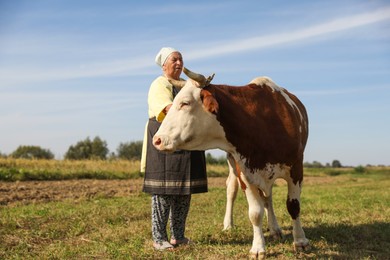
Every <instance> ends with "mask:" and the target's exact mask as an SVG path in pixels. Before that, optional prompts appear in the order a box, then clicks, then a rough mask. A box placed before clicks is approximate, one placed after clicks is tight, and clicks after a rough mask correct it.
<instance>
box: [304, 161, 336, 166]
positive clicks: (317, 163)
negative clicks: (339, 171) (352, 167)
mask: <svg viewBox="0 0 390 260" xmlns="http://www.w3.org/2000/svg"><path fill="white" fill-rule="evenodd" d="M303 167H305V168H341V167H343V165H342V164H341V162H340V161H339V160H333V161H332V163H331V164H330V163H326V164H325V165H323V164H322V163H320V162H317V161H313V162H312V163H309V162H305V163H304V164H303Z"/></svg>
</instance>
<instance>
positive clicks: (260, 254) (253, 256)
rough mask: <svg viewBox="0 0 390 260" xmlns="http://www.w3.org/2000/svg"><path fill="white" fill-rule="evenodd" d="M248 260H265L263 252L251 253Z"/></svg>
mask: <svg viewBox="0 0 390 260" xmlns="http://www.w3.org/2000/svg"><path fill="white" fill-rule="evenodd" d="M249 259H258V260H262V259H265V252H258V253H251V254H250V256H249Z"/></svg>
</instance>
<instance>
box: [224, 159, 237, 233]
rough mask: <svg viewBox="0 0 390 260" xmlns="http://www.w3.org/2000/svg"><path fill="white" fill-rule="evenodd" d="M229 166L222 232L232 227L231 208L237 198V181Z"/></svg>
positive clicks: (232, 169)
mask: <svg viewBox="0 0 390 260" xmlns="http://www.w3.org/2000/svg"><path fill="white" fill-rule="evenodd" d="M228 164H229V176H228V178H227V180H226V212H225V218H224V220H223V230H228V229H231V228H232V227H233V206H234V201H235V199H236V197H237V191H238V180H237V177H236V175H235V174H234V168H233V167H232V165H231V164H230V162H229V161H228Z"/></svg>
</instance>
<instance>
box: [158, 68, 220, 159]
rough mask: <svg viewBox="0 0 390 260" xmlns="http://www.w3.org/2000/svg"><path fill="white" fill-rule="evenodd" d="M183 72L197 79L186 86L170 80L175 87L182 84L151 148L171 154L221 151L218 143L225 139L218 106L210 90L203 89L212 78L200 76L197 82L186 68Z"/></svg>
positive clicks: (189, 81) (188, 82)
mask: <svg viewBox="0 0 390 260" xmlns="http://www.w3.org/2000/svg"><path fill="white" fill-rule="evenodd" d="M184 72H185V73H186V74H187V76H189V77H190V78H195V79H196V80H191V79H189V80H187V81H186V82H185V83H184V82H177V81H171V83H172V84H174V85H177V84H181V85H182V86H181V87H183V88H182V90H181V91H180V92H179V93H178V94H177V96H176V97H175V99H174V101H173V104H172V107H171V108H170V110H169V112H168V114H167V115H166V117H165V119H164V121H163V122H162V124H161V126H160V128H159V130H158V131H157V133H156V134H155V136H154V137H153V145H154V146H155V147H156V148H157V149H158V150H162V151H171V152H173V151H175V150H207V149H213V148H221V149H222V147H221V143H223V142H226V139H225V133H224V131H223V128H222V126H221V125H220V124H219V121H218V120H217V118H216V113H218V103H217V101H216V100H215V98H214V97H213V96H212V94H211V93H210V92H209V91H207V90H205V89H203V87H204V86H205V84H207V85H208V84H209V82H210V81H211V79H212V77H209V78H208V79H206V78H205V77H204V76H202V75H201V76H202V77H201V78H200V79H199V78H196V77H194V75H193V74H191V73H192V72H189V71H188V70H186V69H185V70H184ZM197 75H198V76H199V74H197ZM183 83H184V84H183ZM183 85H184V86H183Z"/></svg>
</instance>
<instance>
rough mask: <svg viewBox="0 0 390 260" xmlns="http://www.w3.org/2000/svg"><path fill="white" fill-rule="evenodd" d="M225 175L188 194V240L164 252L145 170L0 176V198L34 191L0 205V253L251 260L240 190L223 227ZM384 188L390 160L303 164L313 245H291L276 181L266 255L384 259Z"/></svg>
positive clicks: (388, 223) (389, 217)
mask: <svg viewBox="0 0 390 260" xmlns="http://www.w3.org/2000/svg"><path fill="white" fill-rule="evenodd" d="M1 167H3V168H4V166H3V165H1ZM16 168H17V167H16ZM226 169H227V168H226ZM226 169H222V168H221V169H219V170H221V171H225V170H226ZM4 171H5V170H4ZM221 174H223V173H222V172H221ZM224 174H225V177H210V178H209V192H208V193H204V194H196V195H193V197H192V204H191V210H190V213H189V217H188V223H187V231H186V235H187V236H188V237H190V238H191V239H192V240H193V241H194V244H193V245H189V246H182V247H178V248H176V249H175V250H174V251H169V252H168V251H167V252H158V251H155V250H154V249H153V248H152V242H151V231H150V226H151V224H150V221H151V220H150V197H149V195H146V194H143V193H142V192H141V185H142V178H123V179H119V180H118V179H116V180H110V179H109V180H97V178H92V176H91V179H75V180H69V179H70V178H67V179H66V178H64V180H62V181H53V180H52V179H51V180H52V181H26V182H25V181H18V182H10V181H7V182H4V181H2V182H0V196H2V197H6V196H9V195H10V194H12V193H16V194H19V195H20V194H23V192H26V191H28V192H29V194H30V196H27V197H26V198H25V199H24V200H18V199H17V198H18V196H16V197H15V199H12V196H11V197H9V198H10V199H9V200H7V201H3V202H2V203H1V204H0V259H247V257H248V252H249V249H250V247H251V242H252V227H251V224H250V222H249V219H248V215H247V209H248V207H247V203H246V199H245V195H244V193H243V192H241V191H240V192H239V194H238V196H237V201H236V203H235V209H234V218H235V225H236V227H235V228H234V229H232V230H230V231H222V228H223V225H222V221H223V216H224V211H225V202H226V199H225V191H226V190H225V187H224V185H225V180H226V172H225V173H224ZM41 179H44V178H41ZM38 180H39V179H38ZM389 187H390V169H389V168H366V169H364V171H360V170H359V171H358V170H356V169H344V168H342V169H306V174H305V181H304V188H303V192H302V205H301V221H302V224H303V228H304V230H305V232H306V236H307V238H309V239H310V241H311V250H309V251H307V252H300V253H295V252H294V250H293V246H292V234H291V231H292V230H291V220H290V217H289V215H288V213H287V210H286V207H285V199H286V193H287V188H286V185H285V183H284V181H278V182H277V183H276V185H275V187H274V206H275V213H276V215H277V217H278V221H279V224H280V226H281V228H282V230H283V233H284V239H283V240H281V241H274V240H272V239H271V238H270V237H269V236H268V233H267V232H266V233H265V236H266V241H267V258H268V259H297V258H300V259H389V256H390V191H389ZM91 189H95V190H96V192H89V193H88V191H91ZM34 192H35V193H34ZM34 194H35V195H36V196H35V199H34ZM45 194H46V195H45ZM53 194H54V195H53ZM62 195H64V196H62ZM65 195H66V196H65ZM20 196H21V195H20ZM263 228H264V230H266V226H265V225H264V226H263Z"/></svg>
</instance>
